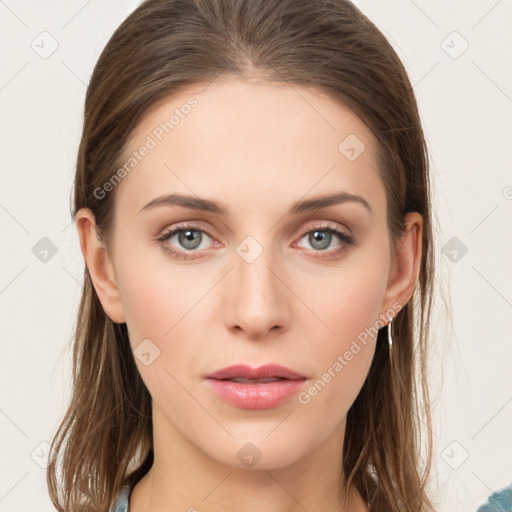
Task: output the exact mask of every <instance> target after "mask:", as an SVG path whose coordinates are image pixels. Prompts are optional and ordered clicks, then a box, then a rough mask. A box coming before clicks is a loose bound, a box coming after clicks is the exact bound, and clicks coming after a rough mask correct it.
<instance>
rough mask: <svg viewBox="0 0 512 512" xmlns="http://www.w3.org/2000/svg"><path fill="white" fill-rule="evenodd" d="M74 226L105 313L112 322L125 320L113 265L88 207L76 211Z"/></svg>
mask: <svg viewBox="0 0 512 512" xmlns="http://www.w3.org/2000/svg"><path fill="white" fill-rule="evenodd" d="M76 227H77V230H78V237H79V239H80V247H81V250H82V254H83V257H84V260H85V264H86V265H87V269H88V271H89V274H90V276H91V279H92V282H93V285H94V289H95V290H96V293H97V294H98V298H99V299H100V302H101V305H102V306H103V309H104V310H105V313H106V314H107V315H108V316H109V318H110V319H111V320H112V321H113V322H116V323H123V322H125V315H124V311H123V307H122V303H121V296H120V293H119V289H118V287H117V283H116V278H115V274H114V266H113V263H112V261H111V259H110V257H109V255H108V253H107V250H106V248H105V247H104V245H103V243H102V241H101V240H100V238H99V237H98V234H97V230H96V221H95V217H94V214H93V213H92V211H91V210H90V209H89V208H82V209H80V210H79V211H78V212H77V214H76Z"/></svg>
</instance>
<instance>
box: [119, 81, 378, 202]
mask: <svg viewBox="0 0 512 512" xmlns="http://www.w3.org/2000/svg"><path fill="white" fill-rule="evenodd" d="M376 150H377V142H376V140H375V138H374V136H373V135H372V133H371V131H370V130H369V129H368V128H367V126H366V125H365V124H364V123H363V122H362V121H361V120H360V119H359V118H358V117H357V116H356V115H355V114H354V113H353V112H352V111H351V110H350V109H348V108H347V107H346V106H344V105H343V104H341V103H339V102H337V101H335V100H333V99H331V98H330V97H328V96H327V95H326V94H325V93H322V92H320V91H317V90H313V89H310V88H304V87H299V86H296V85H291V84H288V83H274V82H261V81H249V80H242V79H228V78H225V79H222V80H215V81H214V82H213V83H210V84H195V85H193V86H189V87H187V88H185V89H182V90H181V91H179V92H178V93H176V94H174V95H173V96H171V97H168V98H166V99H165V100H163V101H161V102H160V103H158V104H157V105H156V106H154V107H153V108H152V109H151V110H150V111H148V112H147V113H146V114H145V115H144V117H143V119H142V120H141V122H140V123H139V125H138V126H137V128H136V129H135V130H134V132H133V133H132V135H131V136H130V139H129V141H128V143H127V146H126V152H125V156H124V161H123V164H124V166H125V168H126V170H127V171H128V172H126V173H125V174H126V177H124V178H123V179H122V181H121V183H120V185H118V187H117V188H118V190H117V191H116V192H117V193H118V194H119V195H120V197H118V199H117V201H118V207H119V208H129V209H131V210H133V211H138V210H139V209H140V208H142V207H143V206H144V205H145V204H146V203H147V202H148V201H150V200H151V199H153V198H155V197H156V196H158V195H162V194H163V193H172V192H182V193H187V194H193V195H198V196H200V197H210V198H216V199H221V200H222V202H225V203H226V204H228V203H231V205H232V207H233V209H235V210H236V209H237V207H239V208H245V209H247V208H250V207H251V206H252V207H253V208H254V209H258V208H264V209H265V210H266V211H268V210H269V209H271V208H273V207H274V206H276V207H277V206H278V205H279V204H281V203H282V204H285V205H288V204H290V203H292V202H294V201H296V200H297V199H298V198H299V197H302V196H304V195H306V196H307V195H308V194H311V195H318V194H320V193H326V192H328V193H332V192H333V191H336V192H338V191H341V190H343V191H346V192H349V193H354V194H363V193H364V194H365V195H366V196H371V197H372V201H373V202H374V203H375V202H376V203H379V202H381V203H382V202H383V201H384V197H383V194H384V191H383V187H382V183H381V182H380V177H379V176H378V173H377V171H376V169H377V167H376ZM129 160H130V164H129V165H127V163H128V161H129ZM378 206H379V205H378V204H377V208H378ZM230 209H231V207H230Z"/></svg>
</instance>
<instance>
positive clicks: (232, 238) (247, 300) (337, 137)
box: [77, 78, 422, 512]
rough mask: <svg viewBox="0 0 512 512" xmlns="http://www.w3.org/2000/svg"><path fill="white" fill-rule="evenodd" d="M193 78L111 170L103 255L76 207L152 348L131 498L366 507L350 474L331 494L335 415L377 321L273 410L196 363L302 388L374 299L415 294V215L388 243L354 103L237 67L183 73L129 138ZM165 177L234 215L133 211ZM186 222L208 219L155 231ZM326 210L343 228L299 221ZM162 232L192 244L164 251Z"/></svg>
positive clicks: (124, 306)
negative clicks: (237, 393) (148, 419)
mask: <svg viewBox="0 0 512 512" xmlns="http://www.w3.org/2000/svg"><path fill="white" fill-rule="evenodd" d="M190 95H193V96H194V97H195V98H196V99H197V100H198V105H197V106H196V107H195V108H194V109H193V110H192V111H191V112H190V114H189V115H188V116H186V117H184V118H183V119H181V120H180V123H179V125H177V126H176V127H175V128H174V130H173V131H172V132H170V133H169V134H166V135H165V137H164V138H163V139H162V141H161V142H159V144H158V145H157V146H156V147H155V148H154V149H152V150H151V151H150V152H149V154H148V155H147V156H146V157H145V158H144V159H143V160H142V161H141V162H140V163H139V164H138V165H137V166H136V168H135V169H134V170H133V171H132V172H131V173H130V174H129V175H127V176H126V177H125V178H124V179H123V180H122V182H121V183H120V184H119V185H117V187H116V190H115V193H116V209H115V225H114V231H113V242H112V253H111V254H110V255H109V254H108V252H107V251H106V250H105V247H104V246H103V245H102V243H101V242H100V241H99V240H98V238H97V237H96V236H95V231H94V228H95V222H94V216H93V214H92V213H91V211H90V210H88V209H83V210H80V211H79V212H78V214H77V229H78V233H79V238H80V244H81V248H82V252H83V255H84V259H85V261H86V264H87V267H88V269H89V272H90V274H91V278H92V280H93V283H94V287H95V289H96V292H97V293H98V296H99V298H100V300H101V303H102V305H103V307H104V309H105V312H106V313H107V314H108V316H109V317H110V318H111V319H112V320H113V321H115V322H126V324H127V327H128V332H129V335H130V342H131V345H132V347H133V348H134V349H135V348H136V347H137V346H138V345H139V344H140V343H141V342H142V340H145V339H148V338H149V339H150V340H151V342H152V343H153V344H154V346H156V347H158V349H159V350H160V355H159V356H158V357H157V358H156V359H155V360H154V361H153V362H152V363H151V364H149V365H148V366H146V365H144V364H142V363H141V361H140V360H139V359H138V358H137V357H136V358H135V360H136V363H137V367H138V369H139V371H140V374H141V376H142V378H143V380H144V382H145V384H146V386H147V388H148V390H149V392H150V393H151V396H152V399H153V429H154V440H155V445H154V447H155V462H154V465H153V467H152V469H151V470H150V472H149V473H148V474H147V475H146V476H145V477H144V478H143V479H142V480H141V481H140V482H139V483H138V484H137V485H136V487H135V489H134V491H133V493H132V496H131V500H130V511H131V512H142V511H149V510H151V511H153V512H158V511H164V510H183V511H186V510H189V509H190V510H193V509H191V508H190V507H195V508H196V509H197V510H202V511H208V512H220V511H223V512H225V511H226V510H233V511H235V510H236V511H237V512H256V511H261V510H265V511H266V512H295V511H302V512H303V511H304V510H307V511H322V512H324V511H325V512H327V511H335V510H351V511H354V512H356V511H363V510H367V508H366V505H365V504H364V502H363V501H362V499H361V497H360V496H359V494H358V493H357V492H355V491H354V492H353V496H352V500H351V503H350V506H349V508H348V509H347V508H343V507H342V505H338V502H337V492H338V478H339V474H340V471H341V469H340V468H341V459H342V449H343V439H344V435H345V423H346V414H347V411H348V409H349V408H350V406H351V405H352V403H353V401H354V400H355V398H356V397H357V395H358V393H359V391H360V389H361V387H362V385H363V383H364V380H365V378H366V376H367V374H368V370H369V368H370V364H371V361H372V357H373V354H374V351H375V342H376V336H375V335H371V336H369V337H368V340H367V344H366V345H361V347H362V349H361V350H360V351H359V352H358V353H357V355H355V356H354V357H353V359H352V360H351V361H350V362H349V363H348V364H347V365H346V366H345V367H344V368H343V370H342V371H341V372H339V373H337V374H336V376H335V377H334V378H332V380H331V381H330V382H329V383H328V384H327V385H326V386H325V387H324V388H323V389H322V391H321V392H320V393H318V394H317V395H316V396H314V397H312V398H311V400H310V402H309V403H307V404H301V403H299V401H298V400H297V397H292V398H291V399H290V400H288V401H287V402H286V403H284V404H282V405H280V406H278V407H276V408H273V409H266V410H258V411H252V410H244V409H239V408H236V407H233V406H231V405H229V404H227V403H225V402H224V401H222V400H221V399H220V398H218V397H217V396H216V395H214V394H213V393H212V392H211V391H210V390H209V388H208V386H207V385H206V384H205V382H204V376H205V375H206V374H207V373H210V372H213V371H215V370H218V369H221V368H224V367H226V366H229V365H231V364H235V363H247V364H249V365H251V366H260V365H262V364H265V363H268V362H275V363H278V364H282V365H284V366H287V367H289V368H291V369H293V370H295V371H297V372H300V373H302V374H304V375H306V376H308V378H309V379H308V381H307V382H306V383H305V385H304V389H308V387H309V386H310V385H311V384H312V383H313V382H315V381H317V380H318V379H319V378H321V376H322V374H324V372H326V370H327V369H328V368H329V367H332V366H333V363H334V362H335V361H336V360H337V357H338V356H339V355H340V354H341V355H343V354H344V353H345V352H346V351H347V350H348V349H349V347H350V346H351V343H352V342H353V341H354V340H355V339H356V338H357V336H358V334H360V333H361V332H363V331H364V330H365V328H368V327H370V326H377V328H379V327H382V326H383V325H385V324H387V323H388V322H387V319H386V316H385V313H386V311H388V310H390V309H391V310H392V308H393V304H399V305H400V306H403V305H404V304H406V303H407V301H408V300H409V299H410V298H411V296H412V293H413V291H414V286H415V284H416V281H417V279H418V272H419V264H420V261H421V231H422V217H421V215H419V214H418V213H409V214H408V215H407V216H406V218H405V221H406V224H407V229H406V231H405V234H404V236H403V237H402V238H401V239H400V241H399V243H398V245H397V258H396V259H395V260H392V257H391V246H390V238H389V233H388V230H387V224H386V214H387V210H386V208H387V205H386V195H385V190H384V186H383V183H382V181H381V179H380V177H379V175H378V173H377V171H376V160H375V155H376V149H377V142H376V139H375V138H374V137H373V135H372V134H371V132H370V131H369V129H368V128H367V127H366V125H364V124H363V122H362V121H361V120H360V119H359V118H358V117H357V116H356V115H354V114H353V113H352V112H351V111H350V110H349V109H347V108H346V107H345V106H343V105H341V104H339V103H338V102H335V101H333V100H332V99H330V98H329V97H327V96H326V95H324V94H321V93H320V92H318V91H315V90H312V89H309V88H307V89H306V88H300V87H295V86H294V87H290V86H289V85H287V84H275V83H270V82H261V81H256V80H248V79H245V80H244V79H240V78H223V79H217V80H216V81H215V82H214V83H212V84H210V85H209V86H208V87H205V85H204V84H202V85H196V86H194V87H188V88H187V89H185V90H183V91H182V92H180V93H179V94H177V95H174V96H173V97H171V98H167V99H165V101H163V102H161V103H160V104H158V105H157V106H156V107H155V108H153V109H152V110H150V111H149V112H148V113H147V114H146V116H145V117H144V119H143V120H142V121H141V123H139V126H138V127H137V129H136V131H135V132H134V133H133V134H132V136H131V137H130V139H129V141H128V145H127V150H128V152H130V151H133V150H136V149H137V148H140V146H141V145H142V144H143V143H144V141H145V140H146V138H147V136H148V134H151V133H152V130H154V128H155V127H156V126H158V125H159V123H160V122H162V121H164V120H166V119H169V116H170V115H171V114H172V112H173V111H174V109H176V108H179V107H180V106H181V105H183V104H184V103H186V101H187V99H188V98H189V97H190ZM349 134H355V135H356V136H357V137H358V138H359V139H360V140H361V141H363V143H364V144H365V146H366V149H365V150H364V151H363V152H362V154H361V155H360V156H359V157H358V158H357V159H356V160H354V161H350V160H349V159H347V158H346V157H345V156H344V154H342V153H341V152H340V151H339V150H338V146H339V144H340V142H341V141H343V139H344V138H345V137H346V136H347V135H349ZM339 191H347V192H350V193H352V194H357V195H359V196H361V197H363V198H364V199H366V201H367V202H368V203H369V204H370V206H371V209H372V212H369V211H367V210H366V209H365V207H364V206H363V205H362V204H359V203H357V202H345V203H342V204H337V205H333V206H329V207H327V208H324V209H321V210H318V211H312V212H302V213H299V214H294V215H286V212H287V211H288V208H289V207H290V205H291V204H292V203H293V202H295V201H297V200H300V199H310V198H312V197H316V196H320V195H327V194H332V193H334V192H339ZM172 192H177V193H183V194H191V195H194V196H199V197H201V198H207V199H211V200H215V201H218V202H220V203H222V204H223V205H224V206H225V207H226V208H228V209H229V215H228V216H226V217H222V216H220V215H218V214H215V213H209V212H202V211H193V210H189V209H187V208H184V207H179V206H168V205H167V206H160V207H157V208H154V209H148V210H144V211H142V212H139V210H141V208H143V206H144V205H146V204H147V203H149V202H150V201H151V200H153V199H154V198H156V197H158V196H161V195H163V194H167V193H172ZM111 193H112V192H111ZM183 221H193V222H194V224H195V227H194V228H193V229H206V230H208V231H209V232H210V233H211V235H212V236H209V235H208V234H204V233H203V238H202V241H201V243H200V245H199V247H198V248H196V249H191V250H188V249H187V247H190V246H184V245H183V244H180V241H179V239H178V235H175V236H173V237H172V238H171V239H170V240H167V241H166V242H162V243H159V242H157V241H155V240H156V238H157V237H159V235H161V234H165V231H169V230H170V228H172V227H173V226H176V225H177V224H178V223H179V222H183ZM326 225H327V226H328V227H334V228H337V229H340V230H342V231H343V232H344V233H346V234H349V235H350V236H352V237H353V239H354V240H355V245H353V246H350V245H347V244H344V242H343V241H342V240H340V239H338V238H337V237H336V235H332V238H331V241H330V244H329V245H328V247H327V249H323V250H322V249H319V248H318V247H321V243H320V242H318V241H317V242H315V239H311V238H309V237H308V235H307V234H302V232H303V231H304V233H310V232H311V231H315V230H318V229H320V230H321V229H325V226H326ZM200 233H201V232H200ZM196 235H199V234H198V233H196ZM324 235H325V236H327V237H328V234H327V233H324ZM199 236H200V235H199ZM247 236H251V237H253V238H254V239H255V240H256V241H257V243H258V244H259V246H260V247H261V249H262V251H263V252H262V254H261V255H260V256H259V257H258V258H257V259H256V260H255V261H252V262H250V263H248V262H247V261H246V260H245V259H244V258H242V257H241V256H240V255H239V254H238V253H237V252H236V249H237V247H238V246H239V245H240V244H241V242H242V241H243V240H244V239H245V238H246V237H247ZM165 245H166V246H172V247H174V248H175V249H176V250H181V251H183V252H187V250H188V251H189V252H190V253H193V254H192V256H193V255H195V256H196V257H195V258H194V259H192V258H189V259H176V258H173V257H172V256H171V255H169V254H168V253H166V252H165V251H164V250H163V248H162V246H165ZM340 247H341V252H338V253H337V254H336V251H337V250H339V248H340ZM251 250H253V251H254V248H253V249H251ZM194 251H195V252H194ZM328 253H330V254H331V255H333V256H332V257H330V258H328V259H321V255H322V254H323V255H325V254H328ZM189 256H190V255H189ZM379 322H380V323H379ZM248 442H250V443H252V444H253V445H254V446H255V447H257V450H259V453H261V458H260V459H259V460H258V462H257V463H256V464H255V465H254V466H252V467H247V466H246V465H244V464H243V463H242V461H241V460H240V459H239V458H238V456H237V453H238V452H239V450H240V449H241V448H242V447H243V446H244V445H246V443H248Z"/></svg>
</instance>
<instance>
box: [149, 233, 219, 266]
mask: <svg viewBox="0 0 512 512" xmlns="http://www.w3.org/2000/svg"><path fill="white" fill-rule="evenodd" d="M173 238H175V242H174V243H173V244H172V245H171V244H170V243H169V242H171V241H172V239H173ZM205 238H206V239H208V238H212V236H211V235H210V234H209V233H208V232H207V231H205V230H204V229H200V228H199V227H198V226H195V225H181V226H178V227H175V228H173V229H172V230H170V231H167V232H165V233H164V234H163V235H162V236H161V237H159V238H158V239H157V240H158V242H160V245H161V246H162V249H163V250H164V251H165V252H167V253H169V254H171V255H172V256H174V257H176V258H182V259H190V258H196V257H197V256H196V255H195V254H194V253H196V252H198V250H199V249H207V248H208V247H209V245H210V244H208V243H206V244H205V245H204V246H203V247H201V245H202V244H203V242H204V241H205ZM176 246H177V247H178V248H176ZM180 247H181V248H182V250H181V249H180Z"/></svg>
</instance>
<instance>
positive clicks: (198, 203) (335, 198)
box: [139, 192, 373, 216]
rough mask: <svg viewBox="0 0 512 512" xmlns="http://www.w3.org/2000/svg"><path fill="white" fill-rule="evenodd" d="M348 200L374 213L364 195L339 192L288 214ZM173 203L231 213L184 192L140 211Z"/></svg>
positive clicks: (294, 207)
mask: <svg viewBox="0 0 512 512" xmlns="http://www.w3.org/2000/svg"><path fill="white" fill-rule="evenodd" d="M347 202H355V203H359V204H361V205H363V206H364V207H365V208H366V209H367V210H368V211H369V212H370V213H372V214H373V210H372V207H371V206H370V204H369V203H368V201H367V200H366V199H364V198H363V197H361V196H358V195H355V194H351V193H349V192H338V193H335V194H329V195H324V196H319V197H314V198H312V199H305V200H299V201H296V202H295V203H293V204H292V206H291V207H290V209H289V210H288V213H287V215H293V214H297V213H302V212H309V211H315V210H320V209H322V208H327V207H328V206H333V205H336V204H342V203H347ZM171 205H176V206H182V207H183V208H189V209H190V210H200V211H203V212H210V213H215V214H217V215H222V216H227V215H229V211H228V209H227V208H226V207H225V206H223V205H222V204H220V203H217V202H216V201H212V200H210V199H205V198H200V197H197V196H188V195H184V194H166V195H163V196H160V197H157V198H155V199H153V200H152V201H150V202H149V203H148V204H146V205H145V206H143V207H142V208H141V209H140V210H139V212H142V211H145V210H150V209H153V208H156V207H159V206H171Z"/></svg>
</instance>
